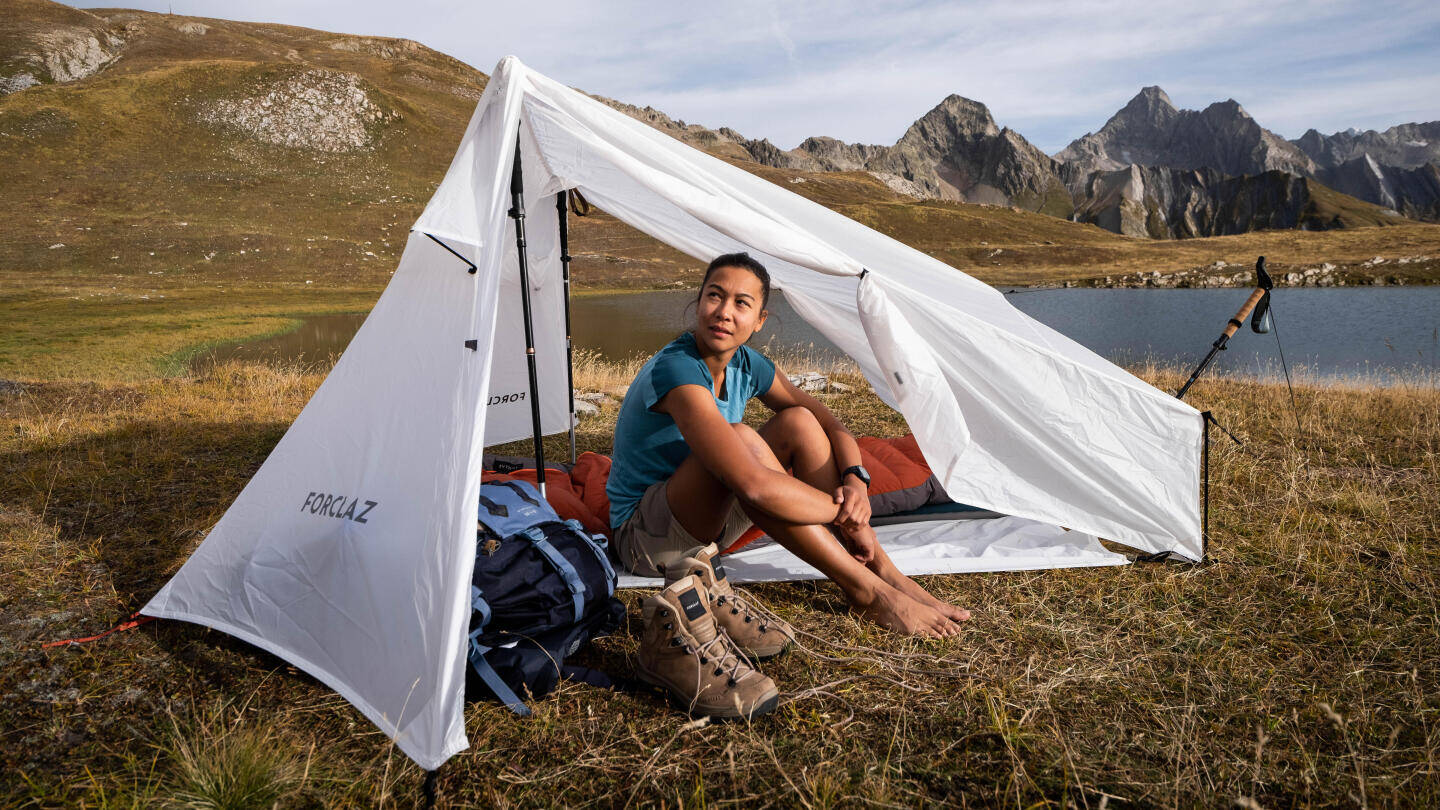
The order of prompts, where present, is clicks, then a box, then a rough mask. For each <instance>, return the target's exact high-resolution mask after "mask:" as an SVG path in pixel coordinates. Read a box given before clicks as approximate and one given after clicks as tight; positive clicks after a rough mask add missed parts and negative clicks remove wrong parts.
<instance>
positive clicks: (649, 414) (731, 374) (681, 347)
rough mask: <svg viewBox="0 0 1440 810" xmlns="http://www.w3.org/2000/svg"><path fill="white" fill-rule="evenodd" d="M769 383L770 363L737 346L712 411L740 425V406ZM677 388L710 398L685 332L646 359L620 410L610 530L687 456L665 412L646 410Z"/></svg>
mask: <svg viewBox="0 0 1440 810" xmlns="http://www.w3.org/2000/svg"><path fill="white" fill-rule="evenodd" d="M774 381H775V364H774V363H771V362H770V361H769V360H767V359H766V358H765V355H763V354H761V353H759V352H757V351H755V350H754V349H751V348H750V347H749V346H741V347H740V348H739V349H738V350H737V351H736V352H735V356H734V357H732V358H730V365H728V366H726V367H725V390H724V391H723V392H722V393H723V394H724V395H725V396H724V398H723V399H722V398H721V397H715V407H717V408H719V409H720V415H721V416H724V417H725V421H727V422H729V423H731V424H735V423H737V422H740V421H743V420H744V418H745V403H747V402H749V401H750V399H751V398H752V397H758V396H760V395H761V394H764V393H765V392H767V391H769V390H770V385H771V383H773V382H774ZM680 385H700V386H704V387H705V389H706V390H708V391H710V392H711V396H714V390H715V379H714V378H713V377H711V376H710V369H709V367H707V366H706V365H705V361H703V360H701V359H700V352H699V351H698V350H697V349H696V348H695V336H694V335H692V334H690V333H689V332H686V333H684V334H683V335H681V336H680V337H677V338H675V339H674V340H672V341H670V343H669V344H668V345H666V346H665V348H663V349H661V350H660V351H659V353H658V354H656V355H655V356H654V357H652V358H650V361H649V362H647V363H646V364H645V366H644V368H642V369H640V373H639V374H636V375H635V382H633V383H631V384H630V390H629V392H627V393H626V394H625V402H624V404H622V405H621V406H620V418H619V420H618V421H616V423H615V453H614V456H613V464H612V465H611V467H610V480H609V481H608V482H607V483H606V484H605V494H606V495H607V496H609V498H610V526H611V528H619V527H620V525H621V524H623V523H624V522H625V521H626V520H628V519H629V517H630V514H631V513H632V512H634V511H635V507H636V505H638V504H639V503H640V496H642V495H644V494H645V490H647V489H649V488H650V486H651V485H652V484H654V483H655V482H657V481H664V480H665V479H667V478H669V477H670V476H671V475H674V473H675V468H676V467H679V466H680V462H682V461H684V460H685V457H686V456H688V455H690V445H688V444H686V443H685V437H684V436H681V435H680V428H678V427H676V426H675V420H674V419H671V418H670V414H668V413H656V412H655V411H652V410H650V409H651V408H653V407H655V403H657V402H659V401H660V400H661V399H663V398H664V397H665V395H666V394H668V393H670V391H671V389H673V388H675V387H676V386H680Z"/></svg>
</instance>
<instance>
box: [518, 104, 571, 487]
mask: <svg viewBox="0 0 1440 810" xmlns="http://www.w3.org/2000/svg"><path fill="white" fill-rule="evenodd" d="M510 206H511V207H510V216H511V218H512V219H514V220H515V253H516V258H517V259H519V263H520V302H521V306H522V308H523V309H524V314H525V362H526V365H527V366H528V367H529V371H530V422H531V424H532V425H534V428H535V483H536V484H538V485H539V488H540V494H541V495H542V496H543V495H544V494H545V446H544V445H543V444H542V442H541V432H540V397H539V396H538V391H539V388H540V383H539V379H538V378H539V375H538V374H537V373H536V371H535V330H534V327H533V326H531V321H530V268H529V265H528V264H527V262H526V258H525V180H524V178H523V177H522V176H521V173H520V133H519V131H516V133H515V166H514V167H513V168H512V169H511V170H510ZM571 407H574V406H573V405H572V406H571Z"/></svg>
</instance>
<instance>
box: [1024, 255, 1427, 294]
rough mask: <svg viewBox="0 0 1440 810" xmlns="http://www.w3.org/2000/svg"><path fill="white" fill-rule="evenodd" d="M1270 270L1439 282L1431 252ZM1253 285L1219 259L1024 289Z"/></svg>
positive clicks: (1316, 281)
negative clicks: (1171, 269) (1167, 270)
mask: <svg viewBox="0 0 1440 810" xmlns="http://www.w3.org/2000/svg"><path fill="white" fill-rule="evenodd" d="M1266 270H1267V271H1268V272H1269V274H1270V278H1271V280H1272V281H1273V282H1274V283H1275V286H1276V287H1425V286H1435V285H1437V284H1440V259H1436V258H1433V257H1431V256H1399V257H1396V258H1393V259H1387V258H1385V257H1383V256H1375V257H1373V258H1370V259H1367V260H1365V261H1363V262H1351V263H1344V264H1336V263H1334V262H1322V263H1320V264H1318V265H1314V264H1309V265H1307V264H1298V265H1297V264H1281V263H1268V264H1267V265H1266ZM1253 286H1255V271H1254V269H1253V268H1252V267H1251V266H1247V265H1242V264H1234V263H1229V262H1224V261H1216V262H1214V263H1213V264H1207V265H1202V266H1200V267H1192V268H1187V269H1184V270H1177V271H1175V272H1173V273H1164V272H1161V271H1159V270H1153V271H1150V272H1143V271H1137V272H1134V273H1126V274H1123V275H1107V276H1092V277H1090V278H1083V279H1067V280H1065V281H1061V282H1055V283H1051V284H1036V285H1033V286H1031V287H1027V288H1025V289H1077V288H1078V289H1160V290H1186V289H1222V288H1226V287H1253Z"/></svg>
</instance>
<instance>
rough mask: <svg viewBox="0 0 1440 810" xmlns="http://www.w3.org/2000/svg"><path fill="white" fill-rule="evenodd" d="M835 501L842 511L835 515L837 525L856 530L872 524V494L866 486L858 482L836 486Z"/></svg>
mask: <svg viewBox="0 0 1440 810" xmlns="http://www.w3.org/2000/svg"><path fill="white" fill-rule="evenodd" d="M835 503H837V504H839V505H840V511H839V513H837V514H836V515H835V521H834V522H835V525H836V526H839V527H840V528H842V529H848V530H850V531H855V530H856V529H859V528H860V527H861V526H869V525H870V496H869V495H868V494H867V493H866V492H865V488H864V487H861V486H858V485H856V484H841V485H840V486H838V487H836V488H835Z"/></svg>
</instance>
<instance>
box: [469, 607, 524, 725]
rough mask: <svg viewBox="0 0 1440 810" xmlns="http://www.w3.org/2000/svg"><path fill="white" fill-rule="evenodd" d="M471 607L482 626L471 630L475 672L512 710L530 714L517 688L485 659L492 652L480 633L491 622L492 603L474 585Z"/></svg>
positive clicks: (471, 652) (519, 713)
mask: <svg viewBox="0 0 1440 810" xmlns="http://www.w3.org/2000/svg"><path fill="white" fill-rule="evenodd" d="M470 607H471V609H472V610H474V611H475V612H476V613H479V614H480V626H479V627H477V628H475V629H474V630H472V631H471V632H470V655H469V658H470V666H472V667H474V668H475V673H476V674H477V675H479V676H480V680H482V681H484V682H485V685H486V686H488V687H490V691H491V692H493V693H495V697H497V698H500V702H501V703H504V704H505V705H506V707H508V708H509V709H510V711H512V712H514V713H516V714H518V715H521V716H528V715H529V714H530V707H529V706H526V705H525V701H523V700H521V699H520V696H519V695H517V694H515V690H513V689H511V688H510V687H509V686H507V685H506V684H505V681H504V680H503V679H501V677H500V673H498V672H496V671H495V668H494V667H492V666H490V662H489V661H487V660H485V653H488V652H490V648H489V647H487V646H485V645H484V644H481V643H480V634H481V633H483V632H485V625H487V624H489V623H490V604H489V603H488V602H486V601H485V597H484V595H483V594H482V593H481V592H480V589H479V588H477V587H475V586H474V585H471V586H470Z"/></svg>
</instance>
